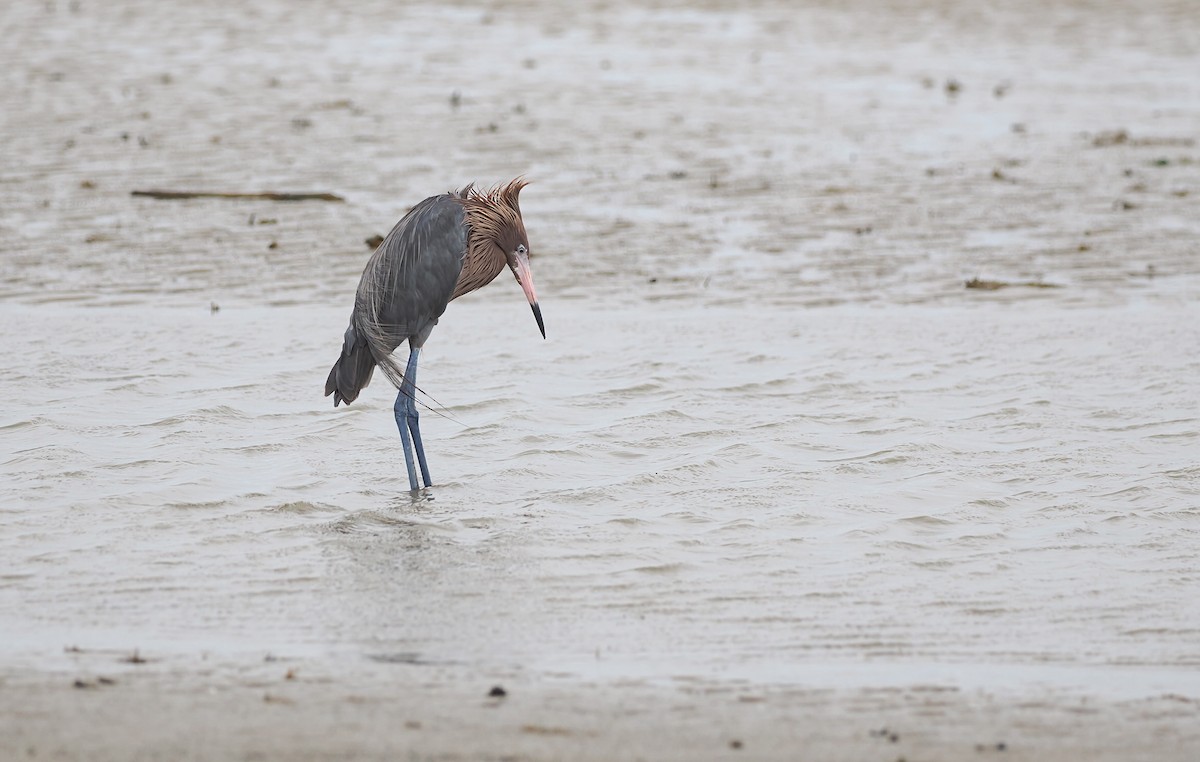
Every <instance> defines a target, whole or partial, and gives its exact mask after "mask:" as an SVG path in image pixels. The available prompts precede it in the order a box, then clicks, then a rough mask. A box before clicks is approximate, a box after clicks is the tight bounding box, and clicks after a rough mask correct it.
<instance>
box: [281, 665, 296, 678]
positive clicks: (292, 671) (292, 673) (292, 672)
mask: <svg viewBox="0 0 1200 762" xmlns="http://www.w3.org/2000/svg"><path fill="white" fill-rule="evenodd" d="M297 674H298V673H297V672H296V668H295V667H292V668H291V669H289V670H288V671H287V674H286V675H284V676H283V679H284V680H295V679H296V675H297Z"/></svg>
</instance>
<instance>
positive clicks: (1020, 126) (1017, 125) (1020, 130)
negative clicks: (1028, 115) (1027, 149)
mask: <svg viewBox="0 0 1200 762" xmlns="http://www.w3.org/2000/svg"><path fill="white" fill-rule="evenodd" d="M1009 129H1010V130H1012V131H1013V132H1015V133H1017V134H1018V135H1022V134H1024V133H1025V131H1026V130H1027V129H1029V128H1028V127H1026V126H1025V125H1024V123H1022V122H1013V123H1012V126H1010V127H1009Z"/></svg>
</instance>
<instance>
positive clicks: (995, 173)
mask: <svg viewBox="0 0 1200 762" xmlns="http://www.w3.org/2000/svg"><path fill="white" fill-rule="evenodd" d="M992 179H993V180H996V181H998V182H1002V183H1015V182H1016V180H1015V179H1013V178H1011V177H1009V176H1008V175H1006V174H1004V173H1003V172H1001V171H1000V169H999V168H998V167H997V168H996V169H993V170H992Z"/></svg>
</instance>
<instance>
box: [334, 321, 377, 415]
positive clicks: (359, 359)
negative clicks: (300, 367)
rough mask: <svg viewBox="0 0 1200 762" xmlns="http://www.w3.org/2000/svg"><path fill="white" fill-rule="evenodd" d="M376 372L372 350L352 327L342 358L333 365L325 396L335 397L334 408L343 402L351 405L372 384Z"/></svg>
mask: <svg viewBox="0 0 1200 762" xmlns="http://www.w3.org/2000/svg"><path fill="white" fill-rule="evenodd" d="M374 372H375V358H374V356H372V354H371V348H370V347H369V346H367V343H366V342H365V341H363V340H362V339H360V338H359V337H358V336H357V335H356V334H355V332H354V326H350V327H349V328H347V329H346V337H345V340H344V341H343V342H342V356H341V357H339V358H338V361H337V362H335V363H334V364H333V368H332V369H330V371H329V378H328V379H326V381H325V396H326V397H328V396H329V395H331V394H332V395H333V406H334V407H337V406H338V403H341V402H345V403H346V404H347V405H349V404H350V403H351V402H353V401H354V400H355V399H357V398H358V393H359V392H361V391H362V390H363V389H365V388H366V386H367V384H369V383H371V374H372V373H374Z"/></svg>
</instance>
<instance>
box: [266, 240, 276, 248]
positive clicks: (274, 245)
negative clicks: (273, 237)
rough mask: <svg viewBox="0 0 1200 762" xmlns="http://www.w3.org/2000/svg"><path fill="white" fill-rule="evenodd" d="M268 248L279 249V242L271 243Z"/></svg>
mask: <svg viewBox="0 0 1200 762" xmlns="http://www.w3.org/2000/svg"><path fill="white" fill-rule="evenodd" d="M267 248H268V249H278V248H279V241H271V242H270V243H269V244H267Z"/></svg>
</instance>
